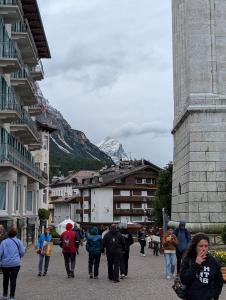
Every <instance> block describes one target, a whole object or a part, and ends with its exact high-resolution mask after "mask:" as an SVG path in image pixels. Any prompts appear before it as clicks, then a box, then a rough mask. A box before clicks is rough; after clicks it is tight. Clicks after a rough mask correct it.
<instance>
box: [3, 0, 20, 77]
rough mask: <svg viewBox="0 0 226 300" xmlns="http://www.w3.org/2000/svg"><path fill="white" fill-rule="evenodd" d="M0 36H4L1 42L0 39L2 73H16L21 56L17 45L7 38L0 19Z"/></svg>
mask: <svg viewBox="0 0 226 300" xmlns="http://www.w3.org/2000/svg"><path fill="white" fill-rule="evenodd" d="M0 1H1V0H0ZM0 35H2V36H4V39H3V40H1V39H0V67H1V68H2V69H3V73H12V72H16V71H18V70H19V69H20V68H21V65H22V58H21V54H20V51H19V49H18V47H17V45H16V44H15V43H14V41H13V40H11V39H10V38H9V36H8V33H7V31H6V29H5V26H4V23H3V20H2V19H0Z"/></svg>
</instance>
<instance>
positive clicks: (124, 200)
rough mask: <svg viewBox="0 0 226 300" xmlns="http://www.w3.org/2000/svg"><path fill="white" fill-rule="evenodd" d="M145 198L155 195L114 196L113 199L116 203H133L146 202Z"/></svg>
mask: <svg viewBox="0 0 226 300" xmlns="http://www.w3.org/2000/svg"><path fill="white" fill-rule="evenodd" d="M144 198H145V199H150V200H151V199H152V198H153V196H116V195H114V196H113V201H114V202H115V203H133V202H138V203H144V202H146V201H144Z"/></svg>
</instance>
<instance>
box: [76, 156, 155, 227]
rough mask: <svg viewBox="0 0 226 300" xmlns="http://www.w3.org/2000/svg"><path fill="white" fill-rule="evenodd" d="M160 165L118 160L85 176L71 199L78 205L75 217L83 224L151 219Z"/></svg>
mask: <svg viewBox="0 0 226 300" xmlns="http://www.w3.org/2000/svg"><path fill="white" fill-rule="evenodd" d="M159 171H160V168H159V167H157V166H155V165H153V164H151V163H149V162H147V161H145V162H144V161H138V162H125V161H124V162H121V163H120V164H119V165H118V166H115V167H112V168H109V169H104V170H101V171H100V172H99V175H98V176H94V177H92V178H87V179H85V180H84V181H83V184H82V185H79V186H78V185H75V186H74V188H76V187H77V188H79V191H80V195H79V196H78V197H75V198H74V199H72V200H70V202H71V203H75V202H76V203H77V205H79V207H78V208H77V209H75V210H74V213H75V215H74V218H73V216H72V219H74V220H80V222H81V223H82V224H89V223H91V224H94V223H95V224H103V223H105V224H106V223H108V224H110V223H112V222H123V223H129V222H135V223H142V224H149V223H151V222H154V219H153V216H152V210H153V207H154V195H155V193H156V190H157V179H158V176H159Z"/></svg>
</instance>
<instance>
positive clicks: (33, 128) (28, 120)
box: [13, 108, 41, 142]
mask: <svg viewBox="0 0 226 300" xmlns="http://www.w3.org/2000/svg"><path fill="white" fill-rule="evenodd" d="M13 124H26V125H28V127H29V128H30V129H31V131H32V133H33V134H34V135H35V136H36V139H37V140H38V141H40V142H41V134H40V133H39V132H38V129H37V126H36V124H35V122H34V121H33V120H32V119H31V117H30V115H29V113H28V112H27V111H26V110H25V109H23V108H22V114H21V117H20V119H18V120H16V121H15V122H13Z"/></svg>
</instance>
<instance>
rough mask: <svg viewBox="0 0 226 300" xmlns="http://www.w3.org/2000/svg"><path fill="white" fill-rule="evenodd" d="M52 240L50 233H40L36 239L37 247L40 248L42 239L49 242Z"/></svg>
mask: <svg viewBox="0 0 226 300" xmlns="http://www.w3.org/2000/svg"><path fill="white" fill-rule="evenodd" d="M51 240H52V235H51V234H50V233H49V234H47V235H45V234H44V233H42V234H41V235H40V237H39V239H38V243H37V247H38V249H42V247H43V243H44V241H46V242H50V241H51Z"/></svg>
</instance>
